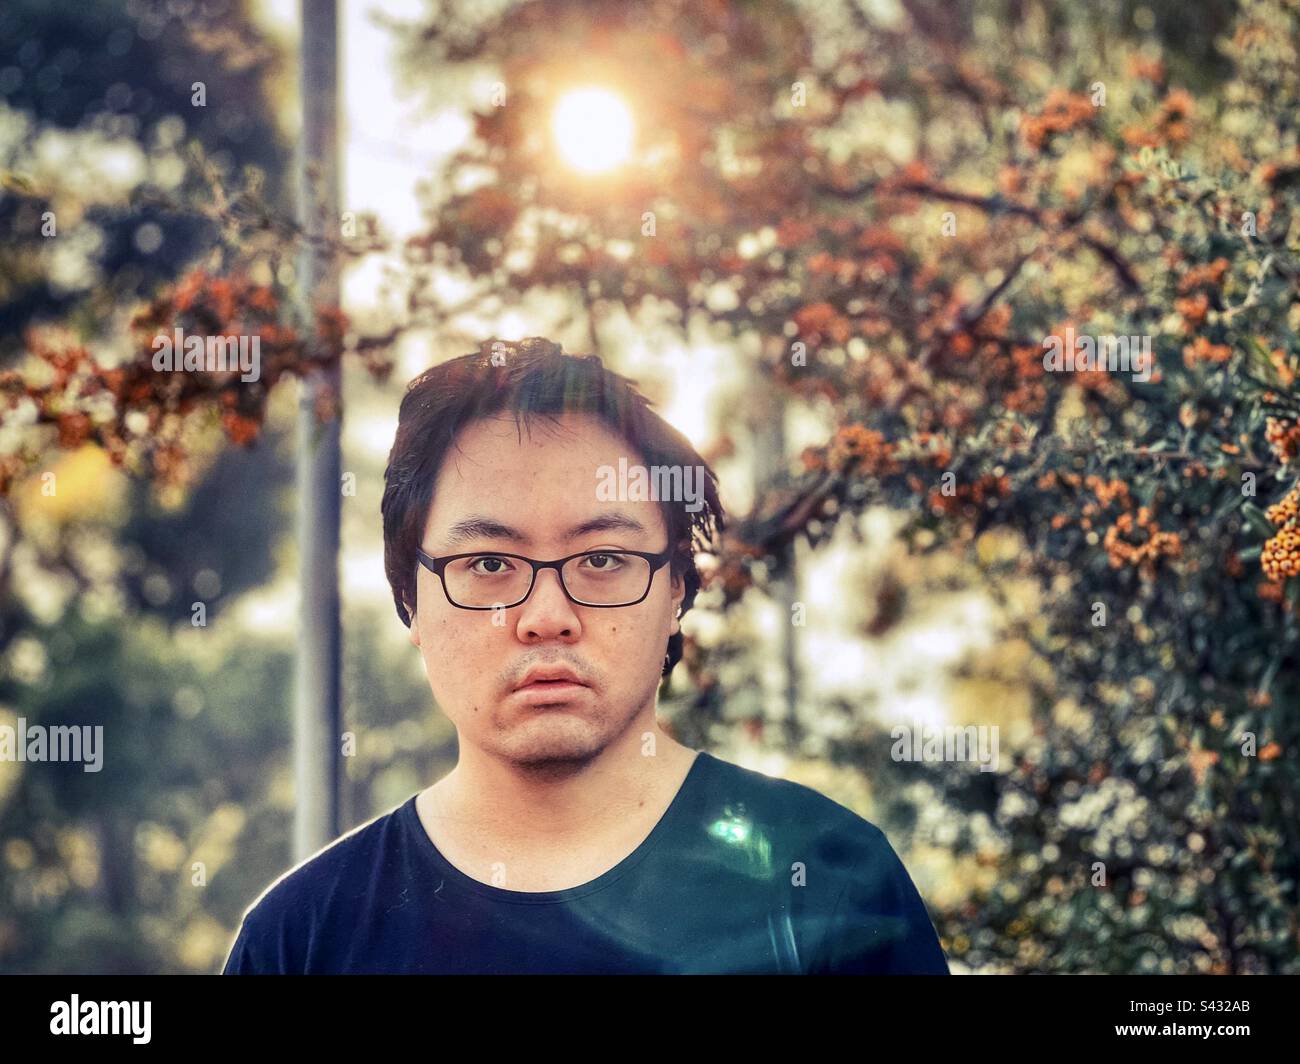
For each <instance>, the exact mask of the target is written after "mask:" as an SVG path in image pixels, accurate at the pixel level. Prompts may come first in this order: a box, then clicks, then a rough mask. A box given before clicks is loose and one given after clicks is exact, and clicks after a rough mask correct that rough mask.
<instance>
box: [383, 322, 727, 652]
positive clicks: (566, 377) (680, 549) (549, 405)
mask: <svg viewBox="0 0 1300 1064" xmlns="http://www.w3.org/2000/svg"><path fill="white" fill-rule="evenodd" d="M650 406H651V403H650V401H649V400H648V399H646V398H645V397H644V396H643V395H642V394H641V393H640V392H639V391H638V390H637V386H636V384H635V383H633V382H632V381H631V380H629V379H628V378H626V377H623V376H621V375H620V374H618V373H615V372H613V371H612V370H609V369H606V368H605V367H604V366H603V365H602V364H601V361H600V358H599V356H597V355H586V356H576V355H567V354H565V353H564V351H563V349H562V348H561V347H560V345H559V344H556V343H552V342H551V341H549V340H545V339H543V338H542V337H539V336H531V337H529V338H527V339H525V340H520V341H517V342H514V341H508V340H497V339H491V340H485V341H483V343H482V344H481V345H480V348H479V350H478V351H477V352H474V353H472V354H468V355H462V356H460V357H459V358H453V359H451V360H450V361H447V362H444V363H442V364H440V365H437V366H433V367H432V368H430V369H427V370H425V371H424V372H423V373H421V374H420V375H419V376H418V377H416V378H415V379H414V380H413V381H411V383H410V384H409V385H408V386H407V389H406V394H405V395H404V396H403V397H402V406H401V410H400V411H399V413H398V418H397V437H396V439H395V440H394V442H393V449H392V451H391V452H390V453H389V455H388V468H387V469H385V471H384V498H383V502H382V503H381V504H380V510H381V512H382V513H383V516H384V571H385V573H387V575H388V583H389V585H390V586H391V587H392V589H393V602H394V604H395V605H396V606H397V616H398V617H400V618H401V619H402V623H403V624H405V625H408V626H409V625H410V624H411V621H412V614H413V612H414V610H415V589H416V574H417V572H418V568H417V566H418V559H417V558H416V553H415V552H416V548H417V547H419V545H420V541H421V537H422V536H423V534H424V525H425V521H426V520H427V519H428V515H429V507H430V506H431V505H432V503H433V487H434V482H435V480H436V479H437V477H438V472H439V470H440V469H441V468H442V463H443V459H444V458H445V457H446V455H447V452H448V450H449V449H450V448H451V446H452V443H453V442H454V441H455V439H456V436H457V434H458V433H459V432H460V430H461V429H462V428H464V427H465V426H466V425H468V424H470V423H471V422H473V421H476V420H478V419H480V418H485V417H493V416H496V415H500V414H509V413H513V414H514V416H515V423H516V426H518V425H520V424H530V423H531V420H532V419H533V418H534V417H543V418H549V419H551V420H555V419H557V418H558V417H559V416H560V415H562V414H566V413H575V414H591V415H594V416H595V417H597V418H599V419H600V420H601V421H603V422H604V423H605V426H606V427H607V428H608V429H609V430H610V431H611V432H612V433H613V434H614V435H616V436H620V437H621V438H622V439H624V440H625V441H626V442H627V443H628V444H629V445H630V446H631V447H633V448H635V450H636V451H637V452H638V453H639V455H640V456H641V457H642V458H643V459H644V460H645V463H646V465H647V466H650V467H654V466H667V467H670V468H676V469H678V470H681V471H682V474H683V476H684V475H685V472H686V471H687V470H688V469H689V468H690V467H692V466H694V467H698V468H699V469H700V470H702V471H703V475H702V476H701V477H700V480H701V482H702V483H701V486H700V492H699V494H700V496H701V498H700V499H699V502H700V508H699V509H698V510H696V511H695V512H693V513H692V512H691V511H690V510H687V509H686V502H687V500H685V499H663V498H660V499H659V506H660V510H661V512H662V513H663V515H664V524H665V525H666V526H667V529H668V545H669V548H671V549H672V550H673V556H672V559H671V561H670V562H669V564H670V566H671V569H670V572H671V574H672V575H680V576H681V577H682V578H683V579H684V581H685V585H686V588H685V590H686V594H685V597H684V598H683V599H682V612H681V616H683V617H685V616H686V613H687V611H688V610H689V609H690V608H691V605H692V604H693V603H694V601H695V594H696V592H697V591H698V590H699V587H700V574H699V571H698V570H697V569H696V567H695V550H696V549H697V547H698V549H701V550H710V551H711V550H714V549H716V542H717V540H716V537H717V536H718V535H720V534H721V532H722V530H723V528H724V527H725V524H726V514H725V512H724V511H723V508H722V503H721V502H720V501H719V499H718V485H717V478H716V476H714V473H713V470H712V469H711V468H709V465H708V463H706V462H705V461H704V459H703V458H701V457H700V455H699V454H698V453H697V452H696V450H695V448H694V447H692V446H691V443H690V441H689V440H687V439H686V437H685V436H683V435H682V434H681V433H680V432H678V431H677V430H676V429H675V428H673V427H672V426H671V425H669V424H668V422H666V421H664V419H663V418H661V417H660V416H659V415H658V414H656V413H655V412H654V411H652V410H651V409H650ZM592 491H593V497H594V493H595V480H594V479H593V482H592ZM692 501H694V500H692ZM681 656H682V634H681V632H680V631H679V632H678V633H677V634H676V635H674V636H671V637H670V638H669V640H668V653H667V658H666V661H665V663H664V668H663V673H662V675H664V676H667V675H668V674H669V673H670V672H671V671H672V669H673V666H674V665H676V664H677V662H678V661H680V660H681Z"/></svg>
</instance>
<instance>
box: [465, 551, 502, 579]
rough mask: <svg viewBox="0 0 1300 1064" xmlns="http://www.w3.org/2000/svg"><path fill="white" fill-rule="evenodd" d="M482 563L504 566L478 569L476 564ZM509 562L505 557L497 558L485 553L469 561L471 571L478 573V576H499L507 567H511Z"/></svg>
mask: <svg viewBox="0 0 1300 1064" xmlns="http://www.w3.org/2000/svg"><path fill="white" fill-rule="evenodd" d="M480 563H487V564H489V565H499V566H501V567H502V568H500V569H477V570H476V569H475V568H474V566H476V565H479V564H480ZM509 564H510V563H509V562H507V561H506V560H505V559H504V558H496V557H493V556H492V555H484V556H483V557H481V558H471V559H470V561H469V568H470V572H473V573H476V574H477V575H478V576H497V575H498V574H500V573H504V572H505V571H506V569H507V568H508V567H509Z"/></svg>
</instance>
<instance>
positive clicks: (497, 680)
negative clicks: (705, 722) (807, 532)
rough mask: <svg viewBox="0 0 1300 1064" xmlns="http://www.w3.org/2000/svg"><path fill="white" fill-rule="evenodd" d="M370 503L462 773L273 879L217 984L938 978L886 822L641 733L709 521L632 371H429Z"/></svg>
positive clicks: (521, 354)
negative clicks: (539, 977) (513, 978)
mask: <svg viewBox="0 0 1300 1064" xmlns="http://www.w3.org/2000/svg"><path fill="white" fill-rule="evenodd" d="M638 485H639V488H638ZM647 485H653V487H652V488H651V489H650V490H649V491H646V490H639V489H644V488H645V487H646V486H647ZM661 489H665V490H661ZM382 510H383V518H384V559H385V568H386V570H387V574H388V579H389V583H390V584H391V585H392V588H393V597H394V601H395V603H396V606H397V613H398V616H399V617H400V618H401V620H402V623H403V624H406V625H407V626H408V627H409V629H410V640H411V642H412V643H413V644H414V645H415V646H416V647H418V648H419V650H420V653H421V655H422V656H423V658H424V664H425V669H426V671H427V673H428V676H429V685H430V687H431V689H432V691H433V695H434V698H435V700H436V701H437V703H438V705H439V706H440V707H441V708H442V710H443V712H445V713H446V714H447V716H448V717H449V718H450V719H451V721H452V723H453V724H454V725H455V727H456V731H457V735H458V739H459V760H458V762H457V764H456V767H455V768H454V769H452V770H451V772H449V773H448V774H447V775H446V776H444V777H443V778H442V779H440V780H439V781H438V782H436V783H434V784H432V785H431V786H429V787H428V788H426V789H425V790H423V791H420V792H419V793H417V794H414V795H412V796H411V797H410V798H409V799H408V800H407V801H406V802H404V803H403V804H402V805H400V806H398V807H397V808H395V809H393V810H390V811H389V812H388V813H385V814H383V815H382V816H380V817H378V818H376V819H374V820H371V821H370V822H368V823H366V824H364V825H362V826H361V827H359V828H357V829H355V830H354V831H352V832H350V833H349V834H347V835H345V836H343V837H342V838H340V839H339V840H338V841H336V842H334V843H333V844H332V845H330V846H328V847H327V848H325V849H324V850H322V851H321V852H319V853H317V854H316V855H315V856H313V857H312V858H310V859H308V860H307V861H305V862H303V863H302V864H300V865H299V866H297V867H296V868H294V869H292V870H291V871H290V872H288V873H286V874H285V875H284V876H283V877H281V878H280V879H279V880H277V881H276V882H275V883H274V884H272V886H271V887H270V888H268V889H267V891H266V892H264V894H263V895H262V896H261V898H259V899H258V900H257V902H256V903H255V904H254V905H253V907H252V908H251V909H250V910H249V911H248V913H247V914H246V915H245V917H244V921H243V925H242V927H241V928H240V931H239V935H238V937H237V939H236V941H235V943H234V947H233V949H232V950H231V953H230V957H229V959H228V961H227V963H226V968H225V971H226V973H263V972H276V973H289V972H303V973H324V972H330V973H343V972H356V973H362V972H368V973H384V972H386V973H400V972H426V973H538V974H540V973H610V974H614V973H762V972H771V973H848V972H860V973H869V972H876V973H935V974H947V973H948V967H947V963H946V961H945V959H944V955H943V951H942V950H941V949H940V946H939V942H938V938H937V936H936V935H935V931H934V927H933V926H932V924H931V923H930V920H929V917H928V916H927V915H926V911H925V907H924V905H923V904H922V902H921V899H920V897H919V896H918V894H917V892H916V888H915V887H914V886H913V884H912V881H911V880H910V878H909V877H908V875H907V872H906V871H905V870H904V868H903V866H902V864H901V863H900V861H899V859H898V857H897V856H896V855H895V853H894V851H893V849H892V848H891V847H890V844H889V842H888V841H887V840H886V838H885V836H884V835H883V834H882V833H881V832H880V830H879V829H877V828H876V827H875V826H873V825H872V824H870V823H868V822H867V821H866V820H863V819H862V818H861V817H859V816H858V815H857V814H855V813H853V812H851V811H850V810H848V809H847V808H845V807H843V806H841V805H839V804H837V803H836V802H833V801H831V800H830V799H829V798H826V797H825V796H823V795H821V794H819V793H817V792H816V791H813V790H811V789H810V788H808V787H804V786H802V785H799V784H796V783H792V782H789V781H785V780H779V779H773V778H769V777H767V776H764V775H761V774H760V773H757V772H753V771H749V770H747V769H743V768H741V767H739V766H737V765H734V764H731V763H730V762H727V761H723V760H721V759H720V758H716V757H713V756H712V755H711V754H708V753H706V752H703V751H696V750H691V749H688V748H687V747H685V746H683V745H682V744H680V743H678V742H676V741H675V740H673V739H672V738H671V737H670V736H669V735H667V734H666V733H665V732H664V731H663V730H662V729H661V728H660V726H659V724H658V721H657V720H656V716H655V707H656V697H657V694H658V687H659V684H660V682H661V679H662V678H663V677H665V676H667V675H668V673H669V672H670V671H671V670H672V667H673V665H675V664H676V663H677V661H678V660H679V658H680V657H681V643H682V639H681V634H680V623H679V622H680V618H681V616H682V615H683V614H684V613H685V612H686V611H687V610H689V609H690V608H691V605H692V603H693V602H694V599H695V594H696V591H697V590H698V588H699V586H700V579H699V574H698V572H697V570H696V567H695V561H694V553H693V552H694V550H695V548H696V546H697V545H700V546H702V547H704V546H710V545H712V544H713V542H714V537H715V536H716V534H717V533H719V532H720V531H721V530H722V528H723V523H724V520H725V516H724V513H723V509H722V506H721V504H720V502H719V500H718V494H717V484H716V481H715V478H714V476H713V472H712V470H710V469H709V468H708V466H707V465H706V464H705V463H704V461H703V460H702V459H701V458H700V456H699V455H698V454H697V453H696V452H695V450H694V448H692V447H691V445H690V443H689V442H688V441H687V440H686V438H685V437H684V436H682V435H681V434H680V433H679V432H677V431H676V430H675V429H673V428H672V427H671V426H669V425H668V424H667V423H666V422H664V421H663V420H662V419H661V418H660V417H658V415H656V414H655V413H653V412H652V411H651V410H650V408H649V404H648V402H647V401H646V400H645V398H644V397H643V396H641V395H640V394H639V393H638V392H637V390H636V388H635V386H634V385H632V384H631V382H629V381H628V380H627V379H625V378H623V377H621V376H619V375H617V374H615V373H612V372H610V371H608V370H606V369H605V368H604V367H603V366H602V365H601V364H600V361H599V359H597V358H596V357H595V356H588V357H587V358H576V357H573V356H570V355H565V354H563V353H562V352H561V351H560V349H559V348H558V347H557V346H556V345H554V344H551V343H549V342H547V341H545V340H541V339H539V338H533V339H529V340H525V341H522V342H520V343H517V344H514V343H504V342H501V341H496V342H493V341H489V342H487V343H485V344H484V345H483V349H482V350H481V351H480V352H479V353H477V354H474V355H466V356H464V357H462V358H457V359H453V360H452V361H450V362H447V363H445V364H443V365H439V366H436V367H434V368H433V369H431V370H429V371H427V372H426V373H424V374H422V375H421V376H420V377H418V378H417V379H416V380H415V381H413V382H412V383H411V385H410V387H409V388H408V390H407V393H406V396H405V398H404V399H403V401H402V406H401V413H400V416H399V423H398V429H397V439H396V442H395V443H394V445H393V450H392V453H391V455H390V457H389V464H388V469H387V472H386V474H385V490H384V498H383V505H382Z"/></svg>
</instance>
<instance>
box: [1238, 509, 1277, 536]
mask: <svg viewBox="0 0 1300 1064" xmlns="http://www.w3.org/2000/svg"><path fill="white" fill-rule="evenodd" d="M1241 512H1242V513H1243V514H1244V515H1245V517H1246V521H1247V522H1248V523H1249V524H1250V527H1251V528H1253V529H1254V530H1255V531H1256V532H1258V533H1259V534H1260V535H1261V536H1263V537H1264V538H1265V539H1272V538H1273V537H1274V536H1276V535H1277V529H1276V528H1274V527H1273V525H1272V524H1271V523H1270V522H1269V519H1268V518H1267V517H1265V516H1264V511H1263V510H1261V509H1260V508H1259V507H1258V506H1256V505H1255V504H1254V503H1253V502H1246V503H1242V504H1241Z"/></svg>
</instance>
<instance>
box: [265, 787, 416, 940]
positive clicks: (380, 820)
mask: <svg viewBox="0 0 1300 1064" xmlns="http://www.w3.org/2000/svg"><path fill="white" fill-rule="evenodd" d="M409 801H410V799H407V800H406V801H404V802H402V803H401V804H399V805H397V806H394V807H393V808H392V809H389V810H388V811H387V812H384V813H380V814H379V815H378V816H376V817H373V818H372V819H370V820H367V821H366V822H365V823H363V824H359V825H358V826H357V827H355V828H353V829H352V830H350V831H348V832H347V833H346V834H344V835H340V836H339V837H338V838H337V839H335V840H334V841H333V842H330V843H328V844H327V845H325V846H323V847H322V848H321V849H319V850H317V851H316V853H314V854H312V855H311V856H310V857H306V858H304V859H303V860H301V861H299V862H298V863H297V864H296V865H294V866H293V867H292V868H290V869H289V870H288V871H286V872H284V873H282V874H281V875H280V876H278V877H277V878H276V879H275V880H274V882H272V883H271V884H270V885H269V886H268V887H266V889H265V890H263V891H262V893H261V894H259V895H258V897H257V898H256V899H255V900H254V901H253V903H252V904H251V905H250V906H249V907H248V910H247V911H246V912H245V914H244V923H245V924H249V925H253V926H260V927H268V926H270V925H272V924H277V925H278V924H282V923H283V922H284V921H286V920H288V919H302V918H303V917H306V916H309V915H311V914H313V913H315V912H317V911H319V910H320V909H321V908H322V907H323V906H325V905H327V904H330V903H333V902H336V901H346V900H347V895H348V894H349V893H350V892H351V891H352V890H353V888H354V884H356V883H357V882H358V880H359V879H360V880H365V879H368V878H369V877H370V876H371V875H372V874H373V872H374V871H375V869H376V867H377V858H378V851H379V850H380V849H381V848H382V847H383V845H384V841H385V838H386V837H387V836H388V835H389V834H390V833H391V832H392V830H393V829H394V827H395V826H396V818H397V817H398V815H399V814H400V813H401V810H402V808H403V806H405V805H406V804H407V802H409Z"/></svg>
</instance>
